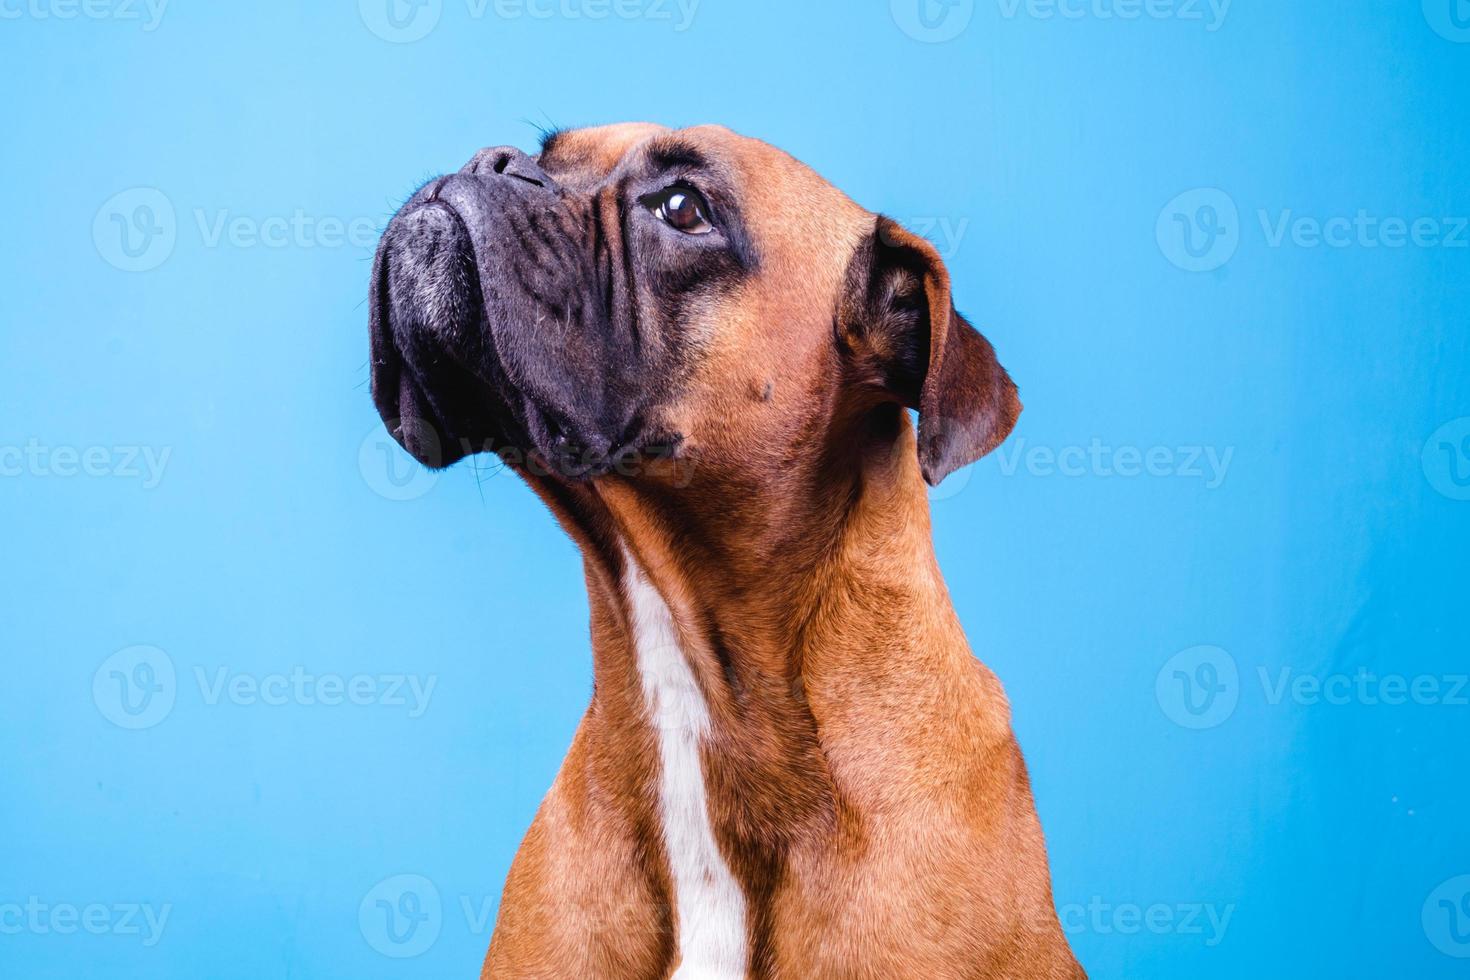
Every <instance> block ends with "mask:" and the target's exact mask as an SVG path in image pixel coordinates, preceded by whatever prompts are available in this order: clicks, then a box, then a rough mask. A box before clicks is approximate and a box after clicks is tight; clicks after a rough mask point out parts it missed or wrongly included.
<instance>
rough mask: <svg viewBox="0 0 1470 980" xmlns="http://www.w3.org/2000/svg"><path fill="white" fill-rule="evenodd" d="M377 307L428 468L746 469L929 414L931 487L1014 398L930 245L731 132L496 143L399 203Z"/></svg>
mask: <svg viewBox="0 0 1470 980" xmlns="http://www.w3.org/2000/svg"><path fill="white" fill-rule="evenodd" d="M371 310H372V313H371V321H372V322H371V332H372V385H373V397H374V400H375V402H376V404H377V407H378V409H379V411H380V413H381V414H382V416H383V418H384V420H385V422H386V423H387V425H388V427H389V429H390V431H392V433H393V435H394V436H395V438H397V439H398V441H399V442H400V443H401V444H402V445H403V446H404V448H405V449H407V450H408V451H409V452H410V453H411V454H413V455H414V456H415V457H416V458H417V459H419V460H420V461H421V462H423V463H425V464H426V465H429V466H434V467H439V466H447V465H449V464H451V463H453V462H455V461H457V460H459V459H461V458H463V457H465V456H467V455H470V454H472V453H476V452H482V451H489V452H496V453H500V454H501V455H502V456H504V457H505V458H506V459H507V461H508V462H511V463H512V464H513V465H514V466H515V468H516V469H518V470H520V471H521V472H523V473H525V474H527V475H528V476H534V477H536V478H544V479H550V480H554V481H586V480H592V481H596V480H598V479H604V478H605V479H635V480H648V481H666V482H670V483H671V484H677V485H680V486H683V485H687V484H688V483H689V482H690V480H691V476H690V474H695V477H693V478H697V479H699V480H701V481H705V480H716V481H719V482H720V484H721V485H723V486H733V487H739V486H743V485H748V484H750V483H751V482H753V481H758V480H759V478H760V474H762V473H765V472H769V471H770V470H771V469H772V468H780V467H783V466H786V467H789V466H791V464H792V463H793V462H794V461H798V460H802V459H803V458H809V457H812V456H814V455H821V456H822V457H823V459H824V460H825V461H826V462H825V463H824V465H848V464H849V463H850V464H851V465H854V466H858V465H861V462H862V460H863V458H865V457H866V456H869V455H871V454H872V453H874V452H882V451H883V450H885V449H887V450H891V448H892V446H893V445H894V444H895V440H897V439H898V438H899V436H900V434H901V433H902V432H905V431H907V420H906V417H905V415H904V412H903V410H904V409H905V408H910V409H916V410H917V411H918V413H919V433H918V441H917V457H918V463H919V468H920V470H921V472H922V473H923V476H924V478H925V479H927V480H928V481H929V482H930V483H935V484H937V483H938V482H939V481H940V480H941V479H943V478H944V476H945V475H947V474H948V473H949V472H951V471H952V470H954V469H955V468H957V467H959V466H963V465H965V464H967V463H969V462H972V461H974V460H975V459H978V458H979V457H980V456H982V455H984V454H985V453H987V452H989V451H990V450H991V449H992V448H994V447H995V446H996V445H998V444H999V443H1000V442H1001V441H1002V440H1003V439H1004V438H1005V437H1006V435H1007V434H1008V433H1009V432H1010V430H1011V428H1012V427H1013V426H1014V425H1015V422H1016V417H1017V415H1018V414H1019V412H1020V403H1019V401H1018V399H1017V396H1016V388H1015V386H1014V384H1012V382H1011V379H1010V378H1009V376H1008V375H1007V374H1006V372H1005V371H1004V370H1003V369H1002V368H1001V366H1000V365H999V363H998V362H997V360H996V357H995V353H994V351H993V350H992V348H991V346H990V344H989V343H988V342H987V341H986V340H985V339H984V338H983V337H982V336H981V335H980V334H979V333H977V332H976V331H975V329H974V328H973V327H971V326H970V324H969V323H968V322H966V321H965V319H964V318H963V317H961V316H960V315H959V313H957V312H956V311H955V308H954V305H953V302H952V300H951V296H950V284H949V275H948V273H947V271H946V269H945V266H944V263H943V262H942V261H941V259H940V257H939V255H938V253H937V252H936V250H935V249H934V248H933V246H932V245H930V244H929V243H928V242H927V241H926V240H924V239H922V238H920V237H918V236H916V235H913V234H911V233H909V232H907V231H905V230H904V229H903V228H901V227H900V226H898V225H897V224H895V223H893V222H891V221H889V220H888V219H886V218H882V217H879V216H876V215H874V214H872V213H870V212H868V211H866V210H864V209H863V208H861V207H859V206H858V205H857V204H855V203H853V202H852V201H851V200H850V199H849V198H847V197H846V196H845V195H844V194H842V193H841V192H840V191H838V190H837V189H835V188H834V187H832V186H831V185H830V184H829V183H827V182H826V181H825V180H823V179H822V178H821V177H820V176H818V175H817V174H816V173H815V172H813V171H812V170H810V169H809V168H807V167H805V166H804V165H802V164H801V163H799V162H797V161H796V160H794V159H793V158H791V157H790V156H788V155H786V154H785V153H783V152H781V151H779V150H777V149H775V148H773V147H771V146H769V145H767V144H765V143H762V142H760V141H757V140H753V139H748V138H745V137H741V136H738V135H736V134H734V133H732V132H730V131H729V130H726V129H723V128H720V127H714V126H700V127H695V128H691V129H683V130H669V129H665V128H663V127H659V126H653V125H648V124H625V125H616V126H606V127H599V128H594V129H582V130H574V131H566V132H560V133H556V134H554V135H553V136H551V137H550V138H548V139H547V140H546V141H544V143H543V145H542V147H541V150H540V152H539V154H537V155H536V156H529V155H527V154H525V153H523V152H521V151H519V150H516V149H513V148H510V147H498V148H493V149H486V150H481V151H480V152H479V153H477V154H476V155H475V157H474V159H472V160H471V161H470V162H469V163H468V164H467V165H466V166H465V167H464V168H463V169H461V170H460V171H458V172H457V173H453V174H450V175H447V176H443V177H439V178H436V179H434V180H431V181H429V182H428V183H427V184H426V185H425V186H424V187H422V188H421V189H420V190H419V191H418V192H417V193H415V194H414V195H413V197H412V198H411V199H410V200H409V201H408V202H407V203H406V204H405V205H404V206H403V208H402V209H401V210H400V211H399V212H398V213H397V215H395V216H394V218H393V219H392V221H391V222H390V223H389V225H388V228H387V230H386V231H385V232H384V234H383V238H382V241H381V243H380V244H379V247H378V251H377V256H376V258H375V260H374V265H373V283H372V296H371ZM910 451H911V452H912V450H910Z"/></svg>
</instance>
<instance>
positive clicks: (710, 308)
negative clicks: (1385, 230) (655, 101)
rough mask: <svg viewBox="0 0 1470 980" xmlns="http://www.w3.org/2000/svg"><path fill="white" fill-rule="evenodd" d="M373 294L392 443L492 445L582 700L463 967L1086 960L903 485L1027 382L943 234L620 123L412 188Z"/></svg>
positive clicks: (1002, 726)
mask: <svg viewBox="0 0 1470 980" xmlns="http://www.w3.org/2000/svg"><path fill="white" fill-rule="evenodd" d="M371 307H372V313H371V333H372V384H373V398H374V400H375V402H376V403H377V407H378V409H379V411H380V412H381V414H382V416H383V418H384V420H385V421H386V422H387V425H388V427H389V428H390V429H391V431H392V433H393V435H394V436H395V437H396V438H397V439H398V441H399V442H400V443H401V444H402V445H403V447H404V448H405V449H407V450H408V452H409V453H411V454H412V455H413V456H415V457H416V458H417V459H418V460H420V461H421V462H423V463H425V464H427V465H429V466H431V467H441V466H447V465H449V464H451V463H453V462H455V461H457V460H459V459H461V458H463V457H465V456H467V455H471V454H473V453H478V452H494V453H499V454H500V455H501V456H502V458H503V459H505V460H506V461H507V463H508V464H509V465H510V466H511V467H512V468H513V469H515V470H516V471H517V472H519V473H520V474H521V475H522V476H523V477H524V478H525V479H526V481H527V482H528V483H529V484H530V486H531V488H532V489H533V490H534V491H535V492H536V494H538V495H539V496H540V497H541V499H542V500H543V501H545V503H546V505H547V506H548V507H549V508H550V509H551V511H552V513H553V514H554V515H555V516H556V518H557V520H558V521H559V522H560V523H561V525H562V527H563V528H564V529H565V530H566V532H567V533H568V534H570V535H571V537H572V538H573V539H574V540H575V541H576V543H577V545H578V546H579V547H580V549H581V552H582V556H583V566H584V573H585V578H586V583H587V591H588V599H589V603H590V607H591V633H592V656H593V667H594V677H595V685H594V690H593V694H592V700H591V704H590V706H589V707H588V709H587V714H586V716H585V717H584V718H583V720H582V723H581V725H580V727H579V728H578V730H577V733H576V736H575V738H574V739H573V741H572V745H571V749H570V751H569V752H568V754H567V757H566V761H565V763H564V764H563V766H562V768H561V772H560V774H559V775H558V776H557V777H556V780H555V782H554V784H553V785H552V787H551V791H550V793H549V795H548V796H547V797H546V799H545V801H544V802H543V803H542V806H541V808H540V811H539V812H538V813H537V815H536V819H535V821H534V822H533V823H532V825H531V828H530V830H529V831H528V833H527V834H526V838H525V841H524V842H523V843H522V845H521V848H520V851H519V853H518V854H517V856H516V858H515V862H514V864H513V866H512V867H511V871H510V875H509V878H508V880H507V882H506V884H505V890H504V893H503V896H502V900H501V905H500V913H499V919H498V921H497V923H496V927H495V933H494V937H493V939H492V941H491V944H490V950H489V954H488V956H487V958H486V961H485V966H484V972H483V974H482V976H484V977H490V978H495V980H512V978H547V980H622V978H630V980H631V978H639V980H646V978H667V977H674V978H678V980H735V978H744V977H758V978H780V980H798V978H800V980H807V978H843V980H863V978H873V980H892V978H910V977H912V978H923V980H941V978H943V980H949V978H954V980H960V978H1028V980H1030V978H1035V980H1041V978H1047V980H1060V978H1067V980H1073V978H1080V977H1084V974H1083V972H1082V969H1081V968H1080V967H1079V966H1078V964H1077V961H1076V960H1075V959H1074V958H1073V956H1072V953H1071V951H1070V950H1069V948H1068V946H1067V942H1066V940H1065V938H1064V937H1063V935H1062V931H1061V929H1060V927H1059V924H1058V921H1057V917H1056V913H1055V910H1054V907H1053V904H1052V896H1051V882H1050V875H1049V872H1048V868H1047V859H1046V850H1045V845H1044V842H1043V840H1042V834H1041V829H1040V826H1039V823H1038V821H1037V816H1036V809H1035V805H1034V804H1033V802H1032V797H1031V791H1030V786H1029V782H1028V777H1027V774H1026V767H1025V764H1024V762H1023V761H1022V758H1021V752H1020V750H1019V749H1018V747H1017V744H1016V738H1015V736H1014V735H1013V734H1012V732H1011V726H1010V715H1009V707H1008V705H1007V702H1006V698H1005V695H1004V694H1003V693H1002V690H1001V686H1000V684H999V682H998V681H997V680H996V678H995V676H994V675H993V674H991V672H990V671H988V670H987V669H986V668H985V667H983V666H982V665H981V664H980V663H979V661H977V660H976V659H975V657H974V656H973V655H972V654H971V652H970V649H969V646H968V644H967V643H966V640H965V636H964V633H963V632H962V631H961V629H960V624H959V621H958V620H957V618H956V616H955V613H954V610H953V608H952V606H951V604H950V599H949V596H948V593H947V592H946V589H945V585H944V582H943V580H942V579H941V577H940V573H939V568H938V566H937V565H936V563H935V558H934V550H933V545H932V542H931V538H930V530H929V513H928V499H927V496H926V492H925V483H926V481H927V482H928V483H929V484H938V483H939V482H940V481H941V480H943V479H944V478H945V476H946V475H947V474H949V473H950V472H951V471H953V470H954V469H956V468H957V467H961V466H964V465H966V464H967V463H971V462H973V461H974V460H976V459H978V458H979V457H981V456H983V455H985V454H986V453H987V452H989V451H990V450H992V449H994V448H995V447H996V446H997V445H998V444H999V443H1000V442H1001V441H1002V440H1003V439H1005V438H1006V436H1007V434H1008V433H1009V432H1010V431H1011V429H1012V427H1013V426H1014V425H1015V424H1016V417H1017V415H1018V414H1019V413H1020V411H1021V404H1020V401H1019V400H1018V399H1017V396H1016V386H1015V385H1014V384H1013V383H1012V382H1011V379H1010V377H1009V376H1008V375H1007V374H1006V372H1005V370H1004V369H1002V367H1001V366H1000V364H999V362H998V361H997V360H996V356H995V352H994V350H993V349H992V348H991V345H990V344H989V343H988V342H987V341H986V340H985V338H984V337H982V336H981V335H980V334H979V333H977V332H976V330H975V328H974V327H972V326H971V325H970V324H969V323H968V322H967V321H966V320H965V319H964V318H963V317H962V316H961V315H960V314H959V313H958V312H957V311H956V310H955V308H954V304H953V302H952V300H951V297H950V282H949V275H948V273H947V272H946V270H945V267H944V263H943V262H942V261H941V260H940V257H939V255H938V253H937V252H936V251H935V249H934V248H933V246H932V245H930V244H929V242H927V241H925V240H924V239H923V238H920V237H918V236H916V235H913V234H911V233H909V232H907V231H905V230H904V229H903V228H901V227H899V226H898V225H897V224H895V223H893V222H892V221H890V220H888V219H887V218H883V217H879V216H876V215H874V214H872V213H870V212H868V211H866V210H864V209H863V208H861V207H859V206H858V205H857V204H855V203H853V202H852V201H851V200H849V199H848V198H847V197H846V196H844V195H843V194H842V193H840V192H839V191H837V190H836V189H835V188H833V187H832V186H831V185H830V184H828V183H827V182H826V181H824V180H823V179H822V178H821V177H819V176H818V175H817V174H816V173H815V172H813V171H812V170H810V169H808V168H807V167H805V166H803V165H802V164H801V163H798V162H797V161H796V160H794V159H792V158H791V157H789V156H787V155H786V154H784V153H782V152H781V151H779V150H777V149H775V148H773V147H771V146H768V145H766V144H765V143H761V142H758V141H756V140H753V139H747V138H744V137H741V136H737V135H736V134H734V133H732V132H730V131H729V130H726V129H723V128H720V127H714V126H700V127H696V128H692V129H682V130H669V129H665V128H662V127H659V126H654V125H648V124H628V125H617V126H606V127H600V128H594V129H581V130H575V131H570V132H560V133H556V134H554V135H552V136H551V137H549V138H548V139H546V140H545V141H544V142H543V144H542V146H541V148H540V152H539V154H537V155H536V156H530V155H527V154H525V153H523V152H521V151H519V150H516V149H512V148H509V147H498V148H494V149H486V150H481V151H480V152H479V153H477V154H476V155H475V157H474V159H473V160H471V161H470V162H469V163H468V164H467V165H466V166H465V167H464V168H463V169H462V170H460V171H459V172H458V173H454V174H450V175H448V176H444V177H439V178H437V179H434V180H431V181H430V182H429V183H428V184H427V185H425V186H424V187H423V188H422V189H420V190H419V191H418V192H417V193H416V194H414V195H413V197H412V198H411V199H410V200H409V201H408V203H407V204H405V205H404V206H403V208H402V210H401V211H399V212H398V214H397V215H396V216H395V217H394V218H393V220H392V221H391V222H390V224H389V226H388V228H387V230H386V231H385V232H384V234H383V239H382V242H381V244H380V245H379V247H378V251H377V257H376V259H375V261H374V264H373V283H372V296H371ZM910 409H913V410H916V411H917V413H918V425H917V431H915V427H914V426H913V425H912V424H911V422H910V416H909V410H910Z"/></svg>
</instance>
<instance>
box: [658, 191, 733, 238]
mask: <svg viewBox="0 0 1470 980" xmlns="http://www.w3.org/2000/svg"><path fill="white" fill-rule="evenodd" d="M642 201H643V206H644V207H646V208H648V210H650V211H652V212H653V214H654V217H656V218H658V220H660V221H662V222H663V223H664V224H666V225H668V226H669V227H671V228H675V229H677V230H679V231H682V232H684V234H686V235H707V234H709V233H710V232H712V231H714V230H715V226H714V223H713V222H712V221H711V220H710V216H709V210H710V209H709V202H708V201H706V200H705V199H704V196H703V195H702V194H700V193H699V191H697V190H695V189H694V188H692V187H688V186H686V185H684V184H675V185H674V186H672V187H665V188H664V189H663V190H661V191H656V192H655V193H653V194H649V195H647V196H645V197H643V198H642Z"/></svg>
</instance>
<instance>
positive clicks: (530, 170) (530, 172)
mask: <svg viewBox="0 0 1470 980" xmlns="http://www.w3.org/2000/svg"><path fill="white" fill-rule="evenodd" d="M463 172H464V173H467V174H474V175H476V176H478V177H489V176H492V175H494V176H499V177H514V178H515V179H516V180H523V181H525V182H526V183H528V184H531V185H532V186H534V187H546V186H548V184H549V183H550V181H549V179H548V178H547V176H546V174H545V172H543V171H542V169H541V167H540V166H539V165H538V164H537V163H536V160H535V158H533V157H530V156H527V155H526V154H525V153H524V152H522V151H521V150H518V149H516V148H515V147H513V146H491V147H486V148H485V149H483V150H480V151H479V152H477V153H476V154H475V156H474V159H472V160H471V161H470V162H469V163H467V164H465V167H464V171H463Z"/></svg>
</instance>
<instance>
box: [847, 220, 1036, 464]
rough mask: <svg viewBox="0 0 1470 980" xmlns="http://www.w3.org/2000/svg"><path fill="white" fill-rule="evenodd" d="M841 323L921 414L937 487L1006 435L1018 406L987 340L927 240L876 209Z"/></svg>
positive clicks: (922, 450)
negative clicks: (963, 312)
mask: <svg viewBox="0 0 1470 980" xmlns="http://www.w3.org/2000/svg"><path fill="white" fill-rule="evenodd" d="M838 326H839V329H840V331H841V334H842V338H843V341H844V343H845V344H846V345H847V347H848V349H849V351H850V352H852V353H853V354H854V356H856V357H857V358H859V359H860V360H861V361H863V362H864V367H865V368H866V370H867V372H869V373H871V374H874V375H876V377H877V380H878V382H879V383H880V384H881V385H882V386H883V387H884V388H885V389H886V390H887V391H889V392H890V393H891V394H892V395H893V396H894V398H895V399H896V400H898V401H899V402H900V403H901V404H903V405H905V406H907V407H908V408H915V409H918V412H919V466H920V468H921V469H922V470H923V473H924V479H925V480H927V481H928V482H929V484H930V485H931V486H938V485H939V482H940V481H941V480H943V479H944V478H945V477H946V476H948V475H949V474H950V473H952V472H954V471H955V470H957V469H959V468H960V467H961V466H966V465H968V464H970V463H973V462H975V460H977V459H979V458H980V457H982V456H984V455H985V454H986V453H988V452H990V451H991V450H992V449H994V448H995V447H996V446H999V445H1000V444H1001V443H1002V442H1004V441H1005V438H1006V436H1008V435H1010V433H1011V430H1012V429H1014V428H1015V426H1016V419H1017V417H1018V416H1019V415H1020V414H1021V401H1020V399H1019V398H1018V397H1017V394H1016V385H1015V383H1014V382H1012V381H1011V377H1010V375H1008V374H1006V371H1005V368H1003V367H1001V366H1000V362H999V361H997V360H996V357H995V349H994V348H993V347H991V346H990V342H989V341H988V340H986V339H985V338H984V337H982V336H981V335H980V333H979V332H978V331H976V329H975V328H974V327H972V326H970V324H969V323H968V322H967V321H966V320H965V318H964V317H962V316H960V314H959V312H958V311H956V310H955V308H954V301H953V299H952V298H951V296H950V286H949V271H948V270H947V269H946V268H945V266H944V261H943V260H942V259H941V258H940V257H939V252H938V251H937V250H936V249H935V248H934V246H933V244H931V243H930V242H929V241H928V240H927V239H925V238H922V237H920V236H918V235H915V234H913V233H912V232H910V231H908V230H906V229H904V228H903V227H902V226H900V225H899V224H897V223H896V222H894V221H891V220H890V219H888V218H884V217H879V218H878V222H877V225H876V227H875V228H874V230H873V233H872V235H871V236H869V238H868V239H867V240H866V241H865V242H864V243H863V244H862V245H861V246H859V247H858V249H857V252H856V253H855V254H854V255H853V258H852V262H851V264H850V265H849V267H848V273H847V284H846V290H845V297H844V300H843V302H842V304H841V306H840V309H839V314H838Z"/></svg>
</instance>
